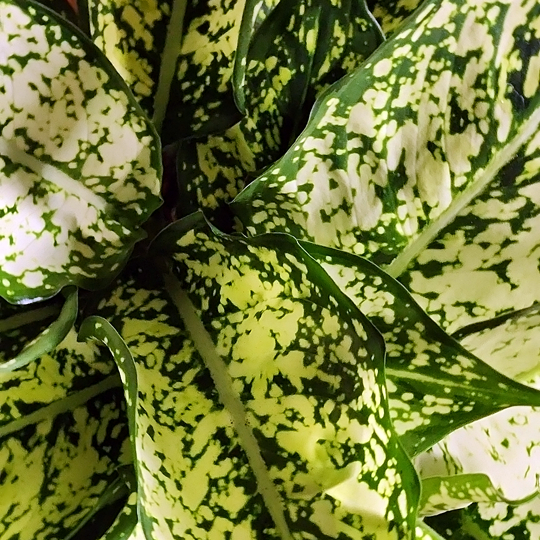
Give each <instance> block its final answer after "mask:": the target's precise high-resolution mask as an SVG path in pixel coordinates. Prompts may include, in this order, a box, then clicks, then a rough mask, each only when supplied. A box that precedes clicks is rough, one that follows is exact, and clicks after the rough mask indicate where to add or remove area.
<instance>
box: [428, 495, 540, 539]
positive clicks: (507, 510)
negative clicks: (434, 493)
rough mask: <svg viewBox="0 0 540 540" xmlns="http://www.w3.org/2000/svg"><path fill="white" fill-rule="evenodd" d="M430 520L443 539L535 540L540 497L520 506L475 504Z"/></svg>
mask: <svg viewBox="0 0 540 540" xmlns="http://www.w3.org/2000/svg"><path fill="white" fill-rule="evenodd" d="M428 521H429V524H430V525H431V526H432V527H433V528H435V529H437V530H438V531H440V533H441V534H442V535H444V540H499V539H504V540H536V539H537V538H539V535H540V498H537V499H534V500H533V501H531V502H529V503H525V504H520V505H519V506H509V505H507V504H504V503H498V504H491V505H490V504H474V505H471V506H469V507H468V508H464V509H462V510H456V511H455V512H447V513H445V514H441V515H440V516H435V517H433V518H430V519H428Z"/></svg>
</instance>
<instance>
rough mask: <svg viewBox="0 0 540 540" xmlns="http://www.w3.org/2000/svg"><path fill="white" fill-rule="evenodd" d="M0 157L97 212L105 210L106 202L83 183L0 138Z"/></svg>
mask: <svg viewBox="0 0 540 540" xmlns="http://www.w3.org/2000/svg"><path fill="white" fill-rule="evenodd" d="M0 155H3V156H5V157H8V158H9V159H10V160H11V161H13V162H14V163H17V164H20V165H23V166H25V167H27V168H28V169H30V170H31V171H32V172H34V173H35V174H36V175H37V176H38V177H39V178H42V179H43V180H45V181H46V182H48V183H50V184H52V185H54V186H55V187H57V188H60V189H62V190H63V191H65V192H67V193H70V194H72V195H75V196H76V197H77V198H79V199H80V200H81V201H85V202H87V203H88V204H89V205H91V206H94V207H95V208H96V209H97V210H99V211H101V212H103V211H106V210H107V208H108V204H107V201H106V200H105V199H104V198H103V197H102V196H100V195H98V194H97V193H95V192H94V191H92V190H91V189H90V188H89V187H87V186H86V185H85V184H84V182H83V181H81V180H77V179H75V178H72V177H71V176H69V175H68V174H66V173H65V172H64V171H62V170H61V169H59V168H58V167H55V166H54V165H51V164H49V163H45V162H44V161H40V160H39V159H37V158H35V157H34V156H32V155H30V154H28V153H27V152H25V151H24V150H21V149H20V148H18V147H17V146H16V145H15V143H14V142H12V141H8V140H6V139H5V138H3V137H0ZM27 196H28V195H24V197H27Z"/></svg>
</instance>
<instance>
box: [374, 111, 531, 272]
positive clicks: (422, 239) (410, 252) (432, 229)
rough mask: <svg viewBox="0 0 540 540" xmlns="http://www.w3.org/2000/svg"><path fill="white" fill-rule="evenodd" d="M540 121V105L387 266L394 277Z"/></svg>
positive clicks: (481, 186)
mask: <svg viewBox="0 0 540 540" xmlns="http://www.w3.org/2000/svg"><path fill="white" fill-rule="evenodd" d="M538 125H540V108H538V109H536V110H535V111H534V112H533V113H532V114H531V116H530V117H529V118H528V120H527V121H525V122H524V123H523V125H522V126H521V129H519V130H518V131H517V133H516V135H515V137H514V138H513V139H512V140H510V142H508V144H507V145H506V146H505V147H504V148H502V149H500V150H498V151H497V153H496V155H495V157H494V158H493V159H492V160H491V162H490V163H489V164H488V165H487V167H486V168H485V169H482V170H481V171H480V172H479V173H478V174H477V175H476V178H475V179H474V180H473V182H472V183H471V184H470V185H469V187H468V188H467V189H466V190H465V191H463V192H462V193H460V194H459V195H458V196H457V197H456V198H455V199H453V201H452V203H451V204H450V206H449V207H448V208H447V209H446V210H444V212H442V213H441V214H440V215H439V217H438V218H436V219H435V220H434V221H432V222H431V223H430V224H429V225H428V226H427V227H426V228H425V229H424V230H423V231H422V232H421V233H420V235H419V236H418V237H417V238H416V239H415V240H413V241H412V242H411V243H410V244H409V245H408V246H407V247H406V248H405V249H404V250H403V251H402V252H401V253H400V254H399V255H398V256H397V257H396V258H395V259H394V260H393V261H392V262H391V263H390V264H389V265H388V266H387V267H386V268H385V270H386V272H387V273H388V274H389V275H390V276H392V277H393V278H397V277H399V276H400V275H401V274H403V272H405V270H406V269H407V267H408V266H409V264H410V263H411V262H412V261H413V260H415V259H416V258H417V257H418V256H419V255H420V254H421V253H422V252H423V251H424V250H425V249H426V248H427V246H428V245H429V244H430V243H431V242H432V241H433V240H434V239H435V238H437V237H438V236H439V233H440V232H441V231H442V230H443V229H444V228H445V227H446V226H447V225H449V224H450V223H452V221H454V219H455V218H456V217H457V216H458V215H459V214H460V212H461V211H462V210H463V209H465V208H466V207H467V206H468V205H469V203H470V202H471V201H472V200H473V199H474V198H476V197H477V196H478V195H480V193H481V192H482V191H484V189H485V188H486V187H487V186H488V185H489V184H490V183H491V182H492V181H493V180H494V179H495V178H496V176H497V173H498V172H499V171H500V170H501V169H502V168H503V167H504V166H505V165H506V164H507V163H509V162H510V161H511V160H512V158H513V157H514V156H515V155H516V154H517V152H518V150H519V149H520V148H521V147H522V146H523V145H524V144H525V143H526V142H527V141H528V140H530V139H531V137H533V135H534V134H535V133H536V131H537V129H538Z"/></svg>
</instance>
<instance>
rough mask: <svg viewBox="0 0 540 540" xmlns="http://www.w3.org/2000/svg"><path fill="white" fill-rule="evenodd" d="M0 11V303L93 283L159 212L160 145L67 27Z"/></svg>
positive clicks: (117, 265)
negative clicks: (0, 195) (0, 192)
mask: <svg viewBox="0 0 540 540" xmlns="http://www.w3.org/2000/svg"><path fill="white" fill-rule="evenodd" d="M0 11H1V12H2V19H1V20H0V65H2V76H1V78H0V110H1V111H2V113H1V116H0V125H1V126H2V127H1V132H0V189H1V191H2V199H1V201H0V268H1V269H0V296H2V297H4V298H5V299H7V300H9V301H10V302H21V301H23V300H34V299H38V298H40V297H50V296H52V295H54V294H55V293H56V292H57V291H58V290H60V289H61V288H62V287H63V286H65V285H67V284H76V285H80V286H82V287H87V288H95V287H98V286H100V284H103V282H104V281H106V280H110V279H111V278H112V277H113V276H114V275H115V274H117V273H118V272H119V271H120V269H121V267H122V265H123V264H124V262H125V260H126V258H127V256H128V255H129V253H130V251H131V248H132V246H133V244H134V243H135V242H136V241H137V240H139V239H140V238H141V237H142V236H143V234H142V232H141V230H140V228H139V227H140V225H141V224H142V223H143V222H144V221H145V220H146V219H147V218H148V216H149V215H150V214H151V212H152V211H153V210H154V209H155V208H156V207H157V206H158V205H159V204H160V197H159V190H160V178H159V177H160V174H161V172H160V169H161V164H160V149H159V142H158V140H157V138H156V135H155V132H154V130H153V128H152V126H151V125H150V123H149V122H148V120H147V119H146V117H145V116H144V114H143V113H142V111H141V110H140V109H139V107H138V106H137V104H136V103H135V102H134V101H133V99H132V97H130V96H131V94H130V93H129V91H128V90H127V89H126V88H125V86H124V83H123V82H122V81H121V80H120V78H119V77H118V75H117V74H116V73H115V72H114V70H113V69H112V67H111V66H110V64H109V63H108V62H107V61H106V60H105V59H104V58H103V57H102V55H101V54H100V53H99V51H98V50H97V49H95V48H94V46H93V45H92V44H91V43H90V42H88V41H87V40H86V38H85V37H84V36H83V35H82V34H79V33H78V32H77V31H76V29H75V28H74V27H72V26H71V25H70V26H67V25H66V23H65V22H64V21H63V20H62V19H61V18H57V16H56V15H55V14H54V13H53V12H50V11H48V10H46V9H44V8H42V7H40V6H39V5H37V4H33V3H30V2H26V1H25V0H18V1H17V2H14V1H12V0H1V2H0Z"/></svg>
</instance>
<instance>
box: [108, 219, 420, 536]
mask: <svg viewBox="0 0 540 540" xmlns="http://www.w3.org/2000/svg"><path fill="white" fill-rule="evenodd" d="M267 242H268V244H270V245H265V244H264V242H263V241H259V242H245V241H242V240H240V239H234V238H232V237H224V236H221V235H220V234H218V233H217V232H215V231H212V230H211V229H210V228H209V227H208V226H207V225H206V224H205V223H204V222H203V221H201V218H200V215H199V216H197V215H196V216H194V217H191V218H190V219H188V220H185V221H184V222H183V223H180V224H177V225H175V226H174V227H172V228H171V229H169V231H168V232H167V233H166V234H165V235H163V236H162V237H161V240H158V241H157V243H156V244H155V249H157V250H158V251H159V252H162V253H163V252H164V250H171V249H172V251H173V254H172V255H173V257H174V260H175V261H176V262H175V265H176V271H177V272H178V273H179V275H181V276H184V278H185V281H184V279H183V278H182V280H183V282H184V283H185V285H186V287H188V289H189V290H190V291H191V295H192V298H193V300H194V302H195V305H196V306H197V312H195V310H194V308H193V306H192V305H191V302H190V301H189V300H188V297H187V296H186V295H185V294H184V293H182V292H181V291H180V290H179V289H178V284H177V283H176V281H175V279H174V278H172V277H170V278H169V279H168V289H169V292H170V294H171V295H172V299H173V300H174V303H173V302H171V301H170V300H168V299H167V295H166V294H164V292H163V291H160V290H152V289H148V288H147V287H144V286H143V283H144V277H142V278H140V279H139V283H137V282H134V281H131V282H129V283H127V284H125V285H119V286H118V288H117V289H116V290H115V291H114V292H113V293H112V295H111V299H110V300H109V301H107V302H105V303H103V304H102V305H101V306H100V313H101V314H102V315H104V316H107V317H108V318H109V319H110V320H111V321H112V322H113V323H114V324H115V326H116V327H117V328H118V329H119V331H120V334H121V335H122V337H123V339H124V340H125V342H126V344H127V345H128V347H129V349H130V351H131V352H132V354H133V358H134V360H135V365H136V370H137V373H136V377H137V381H138V388H137V396H138V397H137V399H138V401H137V430H138V431H137V433H138V435H137V449H136V452H137V456H145V459H141V460H140V461H138V467H139V469H138V470H139V482H140V492H139V494H140V497H141V501H140V505H141V512H140V515H143V516H146V517H145V519H143V521H142V522H141V524H142V526H143V527H144V528H145V532H146V534H147V536H152V535H156V534H158V531H167V532H166V533H163V534H167V535H170V537H172V538H178V539H184V538H186V537H187V536H188V535H189V536H193V537H197V538H201V539H203V538H211V537H213V536H212V535H218V536H219V537H225V536H227V535H232V537H233V538H235V537H236V536H237V535H238V536H239V537H242V536H241V535H245V536H246V537H250V538H252V537H253V538H264V539H269V538H280V539H281V538H293V537H299V538H300V537H302V538H304V537H305V538H311V537H316V538H318V539H321V540H322V539H324V538H338V537H339V538H358V539H363V538H368V537H369V538H377V539H379V538H385V539H386V538H412V530H413V528H414V523H415V522H414V501H415V497H416V495H417V492H416V489H417V486H416V483H415V475H414V472H413V470H412V469H410V468H409V466H408V459H407V458H406V456H405V454H404V452H403V451H402V450H401V448H400V446H399V444H398V442H397V438H396V437H395V436H394V435H393V434H392V433H391V430H390V426H389V415H388V412H387V408H386V404H385V391H384V386H383V385H382V384H381V380H380V377H382V371H381V370H380V366H379V362H380V360H381V359H382V357H381V352H382V351H381V349H380V347H381V341H380V338H379V337H378V335H377V334H376V333H374V330H373V329H372V327H371V326H370V325H369V323H368V322H367V321H365V319H363V318H362V316H361V314H360V313H359V312H357V311H356V309H355V308H354V306H353V305H352V304H350V303H349V302H348V301H347V299H346V298H345V297H343V296H342V295H341V294H340V293H339V290H338V289H337V288H336V287H335V285H334V284H333V283H332V282H331V281H330V280H329V279H328V277H327V276H326V275H325V274H324V272H323V271H322V270H321V269H320V267H318V265H316V264H315V263H314V262H313V261H312V259H310V258H309V257H308V256H307V255H306V254H305V253H304V252H303V251H302V250H301V249H300V248H299V246H298V245H297V244H296V243H295V242H294V240H292V239H290V238H281V239H272V240H267ZM274 243H275V245H274ZM312 281H315V283H316V285H314V284H313V283H312ZM175 304H176V306H175ZM178 308H180V313H181V314H182V317H183V318H184V319H185V324H186V325H187V326H188V328H189V335H191V338H189V337H188V333H187V332H186V330H185V329H184V322H183V321H182V319H181V318H180V316H179V314H178V311H177V309H178ZM199 316H200V317H202V321H203V323H204V325H205V326H206V329H205V328H204V327H203V326H202V323H201V321H200V320H199V319H198V317H199ZM340 321H341V322H340ZM207 330H208V331H209V332H210V335H208V334H207ZM192 339H193V341H192ZM194 343H195V345H194ZM214 343H215V348H214ZM366 348H367V350H366ZM111 349H113V353H114V349H115V347H114V346H113V347H111ZM200 355H201V356H202V357H203V358H204V360H202V359H201V356H200ZM351 399H352V401H351ZM171 447H174V448H176V449H177V452H170V451H166V450H165V449H166V448H171ZM150 456H152V458H150ZM177 478H183V481H182V482H181V483H178V482H176V479H177ZM147 527H148V528H147Z"/></svg>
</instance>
